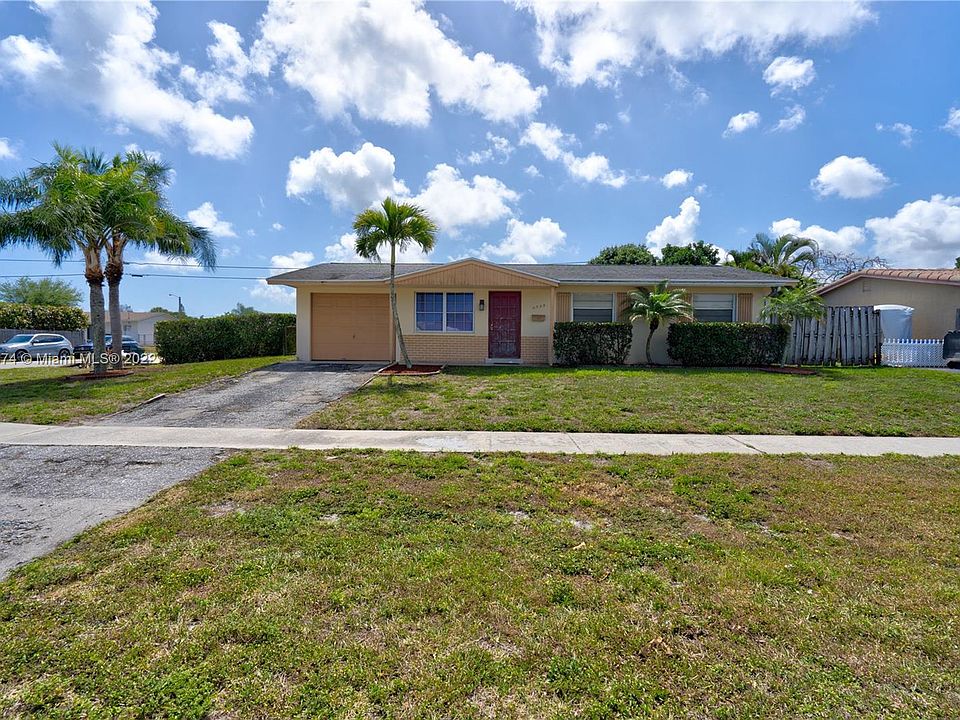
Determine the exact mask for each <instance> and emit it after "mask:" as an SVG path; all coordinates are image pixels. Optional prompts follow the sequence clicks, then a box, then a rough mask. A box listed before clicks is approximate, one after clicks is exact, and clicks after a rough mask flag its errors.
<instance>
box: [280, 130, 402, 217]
mask: <svg viewBox="0 0 960 720" xmlns="http://www.w3.org/2000/svg"><path fill="white" fill-rule="evenodd" d="M395 169H396V159H395V158H394V156H393V153H391V152H390V151H389V150H387V149H386V148H382V147H378V146H376V145H374V144H373V143H369V142H365V143H364V144H363V145H362V146H361V147H360V149H359V150H357V151H356V152H355V153H354V152H349V151H346V152H342V153H340V154H339V155H337V154H336V153H335V152H334V151H333V148H329V147H325V148H323V149H321V150H314V151H313V152H311V153H310V154H309V155H308V156H307V157H305V158H304V157H295V158H294V159H293V160H291V161H290V167H289V172H288V174H287V195H288V196H291V197H303V196H304V195H308V194H310V193H313V192H318V191H319V192H321V193H322V194H323V195H325V196H326V197H327V199H329V200H330V202H331V203H332V204H333V205H334V206H336V207H341V206H342V207H346V208H348V209H350V210H361V209H363V208H365V207H368V206H369V205H371V204H373V203H375V202H378V201H380V200H383V199H384V198H385V197H387V196H393V197H398V196H403V195H406V194H407V193H408V192H409V191H408V190H407V186H406V185H404V184H403V182H402V181H400V180H397V179H396V178H395V177H394V176H393V173H394V170H395Z"/></svg>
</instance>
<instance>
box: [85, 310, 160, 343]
mask: <svg viewBox="0 0 960 720" xmlns="http://www.w3.org/2000/svg"><path fill="white" fill-rule="evenodd" d="M87 317H88V318H89V317H90V314H89V313H87ZM176 317H177V316H176V315H174V314H173V313H163V312H134V311H132V310H122V311H121V312H120V323H121V324H122V325H123V334H124V335H129V336H130V337H132V338H133V339H134V340H136V341H137V342H139V343H140V344H141V345H153V343H154V339H153V333H154V328H155V327H156V325H157V323H158V322H162V321H164V320H175V319H176ZM106 328H107V334H108V335H109V334H110V313H107V316H106ZM87 339H88V340H89V339H90V328H89V327H88V328H87Z"/></svg>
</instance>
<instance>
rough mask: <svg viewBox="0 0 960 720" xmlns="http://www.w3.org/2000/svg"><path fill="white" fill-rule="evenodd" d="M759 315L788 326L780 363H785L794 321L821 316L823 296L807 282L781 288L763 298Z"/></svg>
mask: <svg viewBox="0 0 960 720" xmlns="http://www.w3.org/2000/svg"><path fill="white" fill-rule="evenodd" d="M760 317H762V318H763V319H764V320H766V321H767V322H776V323H780V324H781V325H784V326H786V327H788V328H790V333H789V334H788V335H787V343H786V345H785V346H784V349H783V360H782V361H781V364H786V358H787V348H789V347H790V334H792V333H793V325H794V322H795V321H796V320H807V319H814V318H821V317H823V298H822V297H820V296H819V295H818V294H817V291H816V288H815V287H814V286H812V285H809V284H807V285H798V286H797V287H792V288H782V289H781V290H779V291H778V292H776V293H774V294H772V295H769V296H767V297H766V298H764V303H763V309H762V310H761V311H760Z"/></svg>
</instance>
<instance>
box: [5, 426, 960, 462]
mask: <svg viewBox="0 0 960 720" xmlns="http://www.w3.org/2000/svg"><path fill="white" fill-rule="evenodd" d="M0 445H35V446H43V445H54V446H125V447H152V448H191V447H192V448H223V449H239V450H247V449H277V450H279V449H284V448H290V447H300V448H304V449H308V450H335V449H351V448H354V449H380V450H415V451H418V452H511V451H516V452H523V453H609V454H620V453H648V454H651V455H672V454H674V453H693V454H703V453H739V454H763V453H769V454H785V453H804V454H810V455H841V454H842V455H883V454H885V453H900V454H903V455H916V456H924V457H929V456H936V455H960V438H937V437H926V438H923V437H860V436H854V437H848V436H819V435H667V434H662V435H661V434H627V433H565V432H560V433H543V432H529V433H525V432H457V431H430V430H422V431H420V430H417V431H414V430H411V431H406V430H285V429H263V428H216V427H199V428H198V427H150V426H137V427H122V426H106V425H96V426H94V425H80V426H71V427H57V426H43V425H24V424H18V423H0Z"/></svg>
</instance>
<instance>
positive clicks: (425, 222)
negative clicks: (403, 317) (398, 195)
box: [353, 197, 437, 368]
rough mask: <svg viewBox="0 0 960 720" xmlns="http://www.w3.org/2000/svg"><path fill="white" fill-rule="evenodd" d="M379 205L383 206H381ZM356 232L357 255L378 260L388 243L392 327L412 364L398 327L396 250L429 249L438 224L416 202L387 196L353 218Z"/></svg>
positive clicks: (405, 356) (401, 348)
mask: <svg viewBox="0 0 960 720" xmlns="http://www.w3.org/2000/svg"><path fill="white" fill-rule="evenodd" d="M381 208H382V209H381ZM353 230H354V232H355V233H356V235H357V242H356V250H357V255H359V256H360V257H363V258H367V259H368V260H377V261H379V260H380V252H379V251H380V246H381V245H384V244H387V245H389V246H390V310H391V312H392V313H393V327H394V330H395V332H396V333H397V341H398V342H399V344H400V354H401V355H402V356H403V362H404V363H405V364H406V366H407V367H408V368H409V367H413V365H412V364H411V362H410V356H409V355H407V346H406V344H405V343H404V342H403V332H402V330H401V329H400V314H399V313H398V312H397V282H396V279H397V251H402V250H405V249H406V248H407V247H409V246H410V244H411V243H414V244H416V245H418V246H419V247H420V249H421V250H423V251H424V252H430V251H431V250H432V249H433V246H434V244H435V243H436V233H437V226H436V224H435V223H434V222H433V220H431V219H430V217H429V216H428V215H427V214H426V212H424V210H423V209H422V208H420V207H418V206H417V205H413V204H411V203H398V202H396V201H394V200H393V199H392V198H389V197H388V198H386V199H385V200H384V201H383V202H382V203H381V207H380V208H368V209H366V210H364V211H363V212H361V213H359V214H358V215H357V217H356V219H355V220H354V221H353Z"/></svg>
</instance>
